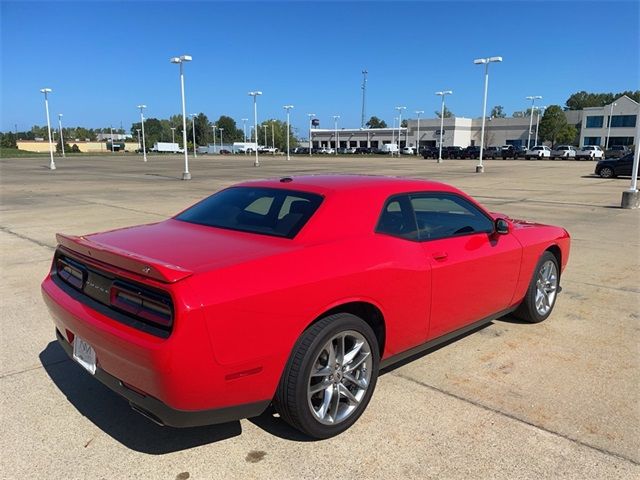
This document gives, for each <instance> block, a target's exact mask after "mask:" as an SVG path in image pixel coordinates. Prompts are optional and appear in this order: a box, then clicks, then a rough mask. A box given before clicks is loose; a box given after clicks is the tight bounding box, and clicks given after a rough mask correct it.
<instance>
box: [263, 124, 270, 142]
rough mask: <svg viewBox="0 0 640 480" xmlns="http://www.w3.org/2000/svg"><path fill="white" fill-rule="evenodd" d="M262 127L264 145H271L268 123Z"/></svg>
mask: <svg viewBox="0 0 640 480" xmlns="http://www.w3.org/2000/svg"><path fill="white" fill-rule="evenodd" d="M262 128H264V146H265V147H268V146H269V140H268V139H267V125H266V124H264V125H263V126H262Z"/></svg>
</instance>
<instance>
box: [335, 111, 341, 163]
mask: <svg viewBox="0 0 640 480" xmlns="http://www.w3.org/2000/svg"><path fill="white" fill-rule="evenodd" d="M339 118H340V115H334V116H333V130H334V135H335V139H336V155H338V148H339V147H340V139H339V138H338V119H339Z"/></svg>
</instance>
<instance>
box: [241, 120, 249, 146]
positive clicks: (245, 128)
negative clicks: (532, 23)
mask: <svg viewBox="0 0 640 480" xmlns="http://www.w3.org/2000/svg"><path fill="white" fill-rule="evenodd" d="M248 121H249V119H248V118H243V119H242V131H243V133H244V143H247V122H248ZM244 151H245V152H246V151H247V149H246V148H245V150H244Z"/></svg>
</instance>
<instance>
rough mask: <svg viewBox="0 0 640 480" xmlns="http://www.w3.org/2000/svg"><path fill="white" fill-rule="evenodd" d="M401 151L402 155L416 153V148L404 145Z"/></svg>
mask: <svg viewBox="0 0 640 480" xmlns="http://www.w3.org/2000/svg"><path fill="white" fill-rule="evenodd" d="M400 153H402V155H415V154H416V149H415V148H413V147H404V148H403V149H402V150H401V152H400Z"/></svg>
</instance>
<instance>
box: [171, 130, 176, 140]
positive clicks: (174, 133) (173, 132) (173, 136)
mask: <svg viewBox="0 0 640 480" xmlns="http://www.w3.org/2000/svg"><path fill="white" fill-rule="evenodd" d="M171 143H176V127H171Z"/></svg>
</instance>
